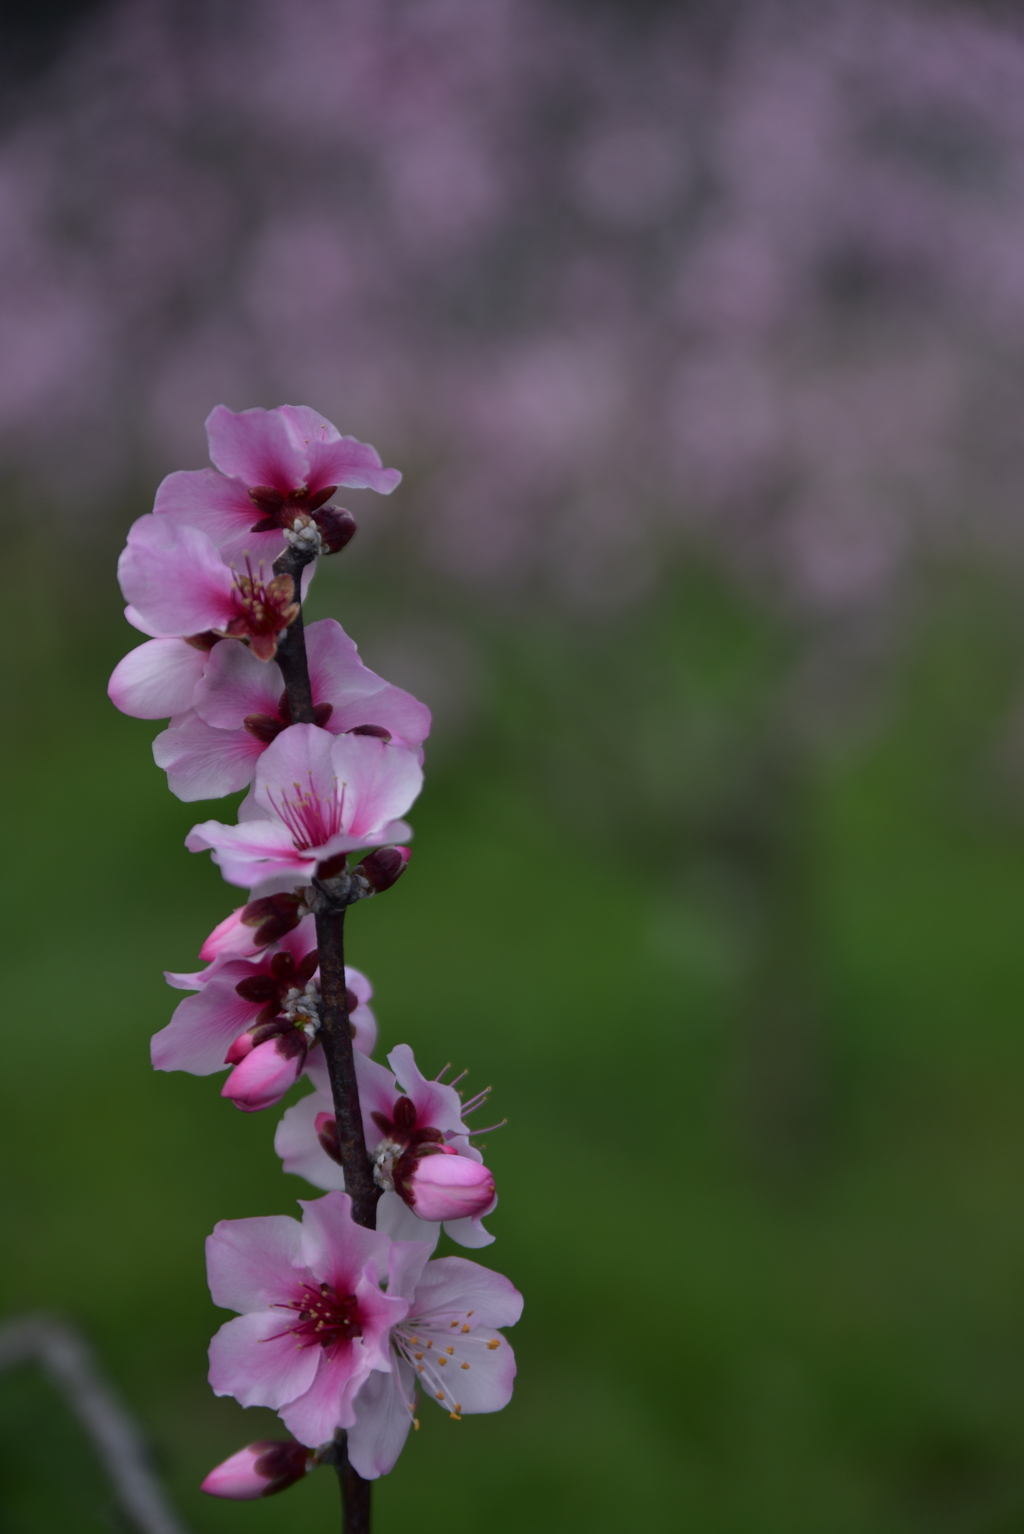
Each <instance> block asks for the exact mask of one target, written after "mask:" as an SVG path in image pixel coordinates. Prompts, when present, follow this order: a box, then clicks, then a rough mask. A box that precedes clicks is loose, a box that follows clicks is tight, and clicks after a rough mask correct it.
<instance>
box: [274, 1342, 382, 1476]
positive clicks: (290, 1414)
mask: <svg viewBox="0 0 1024 1534" xmlns="http://www.w3.org/2000/svg"><path fill="white" fill-rule="evenodd" d="M308 1351H309V1352H310V1353H314V1352H315V1353H317V1354H319V1364H318V1368H317V1373H316V1376H315V1378H314V1379H313V1381H312V1383H311V1385H310V1387H309V1389H308V1390H306V1391H304V1393H303V1394H302V1395H301V1396H299V1397H297V1398H296V1399H294V1400H292V1401H291V1402H289V1404H288V1405H287V1406H285V1407H283V1408H282V1410H281V1413H280V1416H281V1421H282V1422H283V1423H284V1425H285V1427H286V1428H287V1429H288V1431H289V1433H294V1434H295V1437H296V1438H297V1439H298V1440H299V1442H300V1443H305V1444H308V1445H309V1447H310V1448H311V1449H315V1448H317V1447H318V1446H319V1445H320V1444H323V1443H329V1442H330V1440H331V1439H332V1438H333V1437H334V1433H335V1429H336V1428H339V1427H348V1426H349V1425H350V1424H351V1423H352V1421H353V1420H354V1415H355V1414H354V1412H353V1410H352V1400H353V1397H354V1396H355V1393H356V1391H357V1390H358V1389H359V1387H360V1385H361V1384H362V1383H363V1381H364V1380H365V1378H366V1376H367V1374H368V1373H369V1371H370V1365H369V1361H368V1358H367V1354H366V1351H365V1349H363V1348H362V1347H361V1346H360V1339H359V1338H356V1339H354V1340H353V1341H352V1342H351V1343H350V1344H349V1346H348V1347H347V1348H342V1349H340V1350H338V1351H337V1352H336V1353H334V1355H333V1356H332V1357H328V1356H327V1353H326V1352H325V1351H324V1350H323V1349H322V1348H310V1349H308Z"/></svg>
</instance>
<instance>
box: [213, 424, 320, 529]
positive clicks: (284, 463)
mask: <svg viewBox="0 0 1024 1534" xmlns="http://www.w3.org/2000/svg"><path fill="white" fill-rule="evenodd" d="M206 437H207V441H208V442H209V444H210V459H211V462H213V463H214V464H215V465H216V467H217V468H218V469H219V470H220V471H221V473H222V474H227V475H229V476H230V477H232V478H235V479H240V480H242V482H243V484H245V485H252V486H256V485H268V486H270V487H272V488H273V489H276V490H280V491H282V492H284V493H285V494H287V492H288V491H290V490H296V489H298V487H299V486H300V485H301V484H303V483H304V481H305V478H306V456H305V453H304V452H303V451H302V449H301V447H298V446H297V445H296V443H295V440H294V438H293V435H292V433H291V432H290V431H289V430H288V426H287V423H286V422H285V420H284V419H283V417H282V416H281V413H280V411H278V410H239V411H237V412H236V411H234V410H229V409H228V408H227V406H226V405H217V406H215V408H214V409H213V410H211V411H210V414H209V415H208V416H207V418H206ZM253 520H254V521H255V520H256V518H255V517H254V518H253Z"/></svg>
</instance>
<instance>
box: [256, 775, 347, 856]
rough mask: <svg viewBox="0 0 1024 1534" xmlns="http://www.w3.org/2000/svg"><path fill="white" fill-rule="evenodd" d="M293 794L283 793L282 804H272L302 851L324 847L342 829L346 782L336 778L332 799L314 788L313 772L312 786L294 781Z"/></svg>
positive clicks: (310, 782)
mask: <svg viewBox="0 0 1024 1534" xmlns="http://www.w3.org/2000/svg"><path fill="white" fill-rule="evenodd" d="M292 788H293V790H294V792H293V793H282V795H281V802H280V804H275V803H274V800H273V798H272V797H270V796H269V795H268V797H270V802H271V804H273V805H274V809H275V811H276V812H277V814H278V815H280V817H281V819H282V820H283V821H284V823H285V825H286V826H287V827H288V829H289V831H290V832H291V833H292V841H293V842H294V843H295V846H296V849H297V850H298V851H299V852H305V851H306V850H307V848H310V847H322V846H323V845H324V843H325V842H329V841H330V839H331V837H332V836H336V835H337V834H338V832H339V831H340V830H341V823H342V815H343V813H344V807H345V784H344V783H342V784H341V785H340V791H339V784H338V780H337V778H335V779H334V792H333V794H332V795H331V797H330V798H329V799H321V798H320V795H319V794H318V793H317V791H316V789H315V788H314V787H313V774H312V773H310V774H309V787H308V788H303V786H302V784H301V783H293V784H292Z"/></svg>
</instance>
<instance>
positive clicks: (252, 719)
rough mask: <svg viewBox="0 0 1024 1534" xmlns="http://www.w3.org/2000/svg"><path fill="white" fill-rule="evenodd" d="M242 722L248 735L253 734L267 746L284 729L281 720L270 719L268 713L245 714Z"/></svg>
mask: <svg viewBox="0 0 1024 1534" xmlns="http://www.w3.org/2000/svg"><path fill="white" fill-rule="evenodd" d="M242 723H243V725H244V726H245V728H246V729H247V730H248V731H249V734H250V735H255V737H256V739H257V740H262V741H264V742H265V743H266V744H267V745H268V746H269V745H270V742H271V741H272V740H276V739H277V737H278V736H279V735H280V733H281V731H282V730H283V729H284V724H283V723H282V722H281V720H280V719H272V718H271V716H270V715H269V714H246V716H245V718H244V719H243V720H242Z"/></svg>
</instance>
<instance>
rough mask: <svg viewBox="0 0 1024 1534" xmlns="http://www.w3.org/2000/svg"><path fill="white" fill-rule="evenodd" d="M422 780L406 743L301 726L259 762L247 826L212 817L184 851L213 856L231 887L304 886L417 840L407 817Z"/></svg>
mask: <svg viewBox="0 0 1024 1534" xmlns="http://www.w3.org/2000/svg"><path fill="white" fill-rule="evenodd" d="M422 782H423V772H422V769H421V767H420V764H419V762H418V761H417V759H416V756H415V754H414V753H413V752H411V751H407V750H406V749H405V748H404V747H403V746H399V745H397V744H395V743H394V742H390V741H384V740H379V739H376V738H374V737H373V736H369V735H337V736H332V735H329V734H328V733H327V731H325V730H321V729H319V728H318V727H317V726H316V725H313V724H293V725H291V726H290V727H289V728H288V729H286V730H283V731H282V732H281V734H280V735H278V737H277V739H276V740H274V741H272V742H271V744H270V745H269V746H268V747H267V749H266V751H265V752H264V753H263V755H262V756H261V757H260V760H259V763H258V765H257V768H256V782H255V786H254V788H253V790H252V792H251V794H250V796H249V798H248V799H246V800H245V802H244V803H243V804H242V806H241V808H240V810H239V816H240V823H239V824H238V825H236V826H226V825H222V824H221V822H220V821H217V820H207V821H204V822H203V823H202V824H201V825H197V826H194V827H193V828H192V830H191V831H190V832H189V834H188V836H187V837H186V839H185V845H186V847H188V849H189V851H190V852H202V851H204V850H206V849H209V850H210V851H212V853H213V859H214V862H215V863H217V864H218V865H219V867H220V870H221V873H222V874H223V875H224V878H225V879H227V881H228V883H229V884H240V885H243V886H247V887H251V886H252V885H253V884H255V883H257V881H259V880H261V879H265V878H270V877H273V876H275V875H277V874H285V873H289V872H290V873H294V875H295V879H296V883H299V882H308V880H309V879H311V878H312V877H313V876H314V874H316V872H317V869H318V867H320V865H322V864H325V863H327V862H329V861H331V860H334V859H335V858H337V857H338V856H339V855H340V854H344V853H347V852H352V851H354V850H355V849H356V848H357V847H379V846H383V845H384V844H385V843H387V842H399V841H404V840H405V839H406V838H407V837H409V836H410V835H411V834H412V832H411V830H410V827H409V826H408V825H407V824H406V822H405V821H403V820H400V819H398V817H399V816H400V815H404V814H405V812H406V810H408V808H409V806H410V805H411V804H412V802H413V800H414V799H415V798H416V795H417V794H418V793H419V791H420V787H421V785H422Z"/></svg>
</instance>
